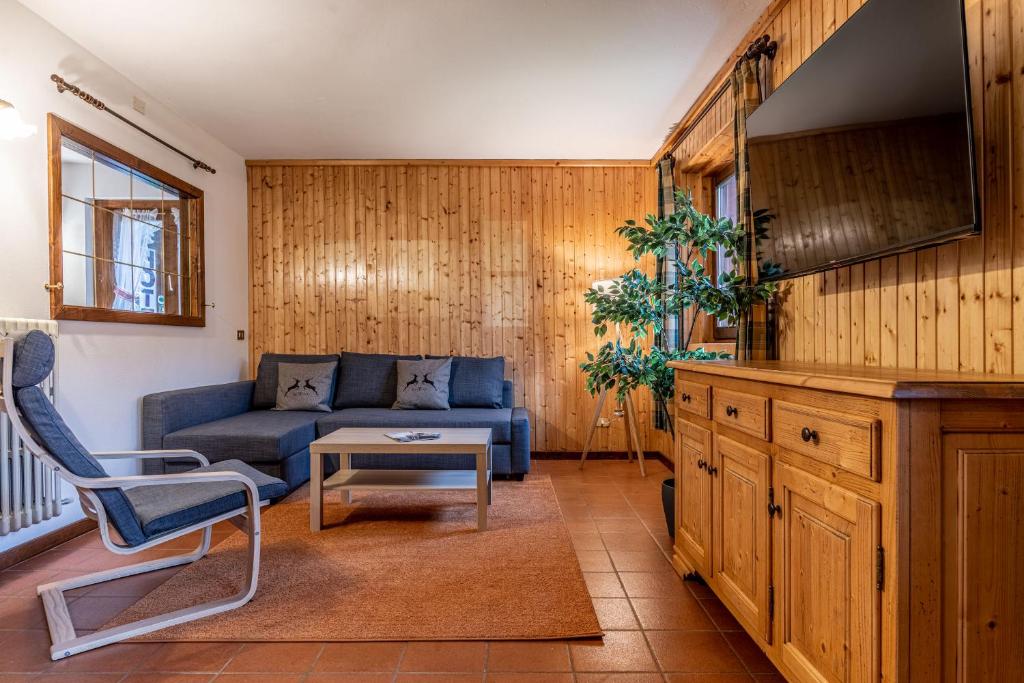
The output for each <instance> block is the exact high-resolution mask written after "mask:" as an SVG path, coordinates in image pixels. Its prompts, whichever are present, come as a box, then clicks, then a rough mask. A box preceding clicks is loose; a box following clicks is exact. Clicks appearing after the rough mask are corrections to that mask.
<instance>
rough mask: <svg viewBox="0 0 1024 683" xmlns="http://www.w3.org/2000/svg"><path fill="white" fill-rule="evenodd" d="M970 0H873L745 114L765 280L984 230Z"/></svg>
mask: <svg viewBox="0 0 1024 683" xmlns="http://www.w3.org/2000/svg"><path fill="white" fill-rule="evenodd" d="M965 55H966V47H965V40H964V14H963V7H962V5H961V1H960V0H869V1H868V2H867V3H866V4H865V5H864V6H863V7H862V8H861V9H860V10H859V11H858V12H857V13H856V14H854V15H853V16H852V17H851V18H850V19H849V20H848V21H847V22H846V23H845V24H843V25H842V26H841V27H840V28H839V30H837V31H836V32H835V34H833V35H832V36H831V37H830V38H829V39H828V40H827V41H826V42H825V43H824V44H823V45H822V46H821V47H820V48H819V49H818V50H816V51H815V52H814V54H813V55H812V56H811V57H810V58H809V59H808V60H807V61H806V62H804V63H803V64H802V65H801V66H800V68H799V69H797V71H796V72H794V73H793V74H792V75H790V77H789V78H788V79H787V80H786V81H785V82H784V83H783V84H782V85H781V87H779V89H778V90H776V91H775V92H774V93H772V95H771V96H769V97H768V98H767V99H766V100H765V101H764V103H763V104H761V106H760V107H758V109H757V110H756V111H754V113H753V114H751V115H750V116H749V117H748V118H747V145H748V147H747V149H748V160H749V169H750V199H751V208H753V209H754V210H755V211H758V210H763V211H764V212H765V214H766V222H765V224H764V225H765V228H766V229H765V230H764V231H763V235H762V238H761V239H759V241H758V257H759V261H760V267H761V270H762V278H763V279H778V278H785V277H791V276H795V275H801V274H805V273H811V272H815V271H819V270H824V269H827V268H832V267H836V266H841V265H845V264H849V263H855V262H857V261H863V260H866V259H869V258H873V257H878V256H884V255H886V254H892V253H896V252H902V251H909V250H912V249H915V248H919V247H922V246H925V245H928V244H935V243H939V242H944V241H948V240H952V239H957V238H960V237H964V236H967V235H970V234H973V233H976V232H978V231H979V230H980V226H979V222H978V210H977V199H976V196H977V193H976V179H975V172H974V146H973V138H972V134H971V113H970V94H969V88H968V81H967V70H966V66H965V65H966V59H965Z"/></svg>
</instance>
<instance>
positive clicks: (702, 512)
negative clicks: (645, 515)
mask: <svg viewBox="0 0 1024 683" xmlns="http://www.w3.org/2000/svg"><path fill="white" fill-rule="evenodd" d="M676 433H677V434H679V435H680V436H681V438H680V439H679V441H678V448H679V458H678V467H677V471H676V501H677V510H678V517H677V519H678V521H677V522H676V545H677V546H678V547H679V548H680V549H681V550H682V552H683V553H684V554H685V556H686V558H687V559H689V560H690V562H691V564H692V565H693V568H694V569H696V570H697V572H698V573H699V574H700V575H701V576H703V577H704V578H705V579H709V578H710V577H711V574H712V571H713V570H712V567H711V514H712V510H711V496H712V493H711V477H710V476H709V475H708V473H707V466H706V463H709V462H710V461H711V433H710V432H709V431H708V430H706V429H704V428H702V427H698V426H696V425H693V424H690V423H687V422H685V421H683V420H677V421H676ZM684 435H685V437H684ZM698 444H699V445H698ZM701 463H705V465H704V466H701Z"/></svg>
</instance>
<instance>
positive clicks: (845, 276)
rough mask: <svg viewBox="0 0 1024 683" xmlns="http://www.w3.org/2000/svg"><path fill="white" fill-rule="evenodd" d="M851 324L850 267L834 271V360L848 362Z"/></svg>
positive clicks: (846, 363) (847, 363)
mask: <svg viewBox="0 0 1024 683" xmlns="http://www.w3.org/2000/svg"><path fill="white" fill-rule="evenodd" d="M852 334H853V326H852V321H851V316H850V269H849V268H840V269H839V270H837V271H836V345H837V348H836V362H837V363H839V364H840V365H849V364H850V348H851V344H850V337H851V336H852Z"/></svg>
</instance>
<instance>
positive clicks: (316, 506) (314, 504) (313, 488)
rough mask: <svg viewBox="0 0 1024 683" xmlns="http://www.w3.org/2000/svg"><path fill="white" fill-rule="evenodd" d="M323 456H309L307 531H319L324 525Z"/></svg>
mask: <svg viewBox="0 0 1024 683" xmlns="http://www.w3.org/2000/svg"><path fill="white" fill-rule="evenodd" d="M323 481H324V456H323V455H322V454H321V453H310V454H309V530H310V531H313V532H317V531H320V529H321V528H322V527H323V525H324V491H323Z"/></svg>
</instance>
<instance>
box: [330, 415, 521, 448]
mask: <svg viewBox="0 0 1024 683" xmlns="http://www.w3.org/2000/svg"><path fill="white" fill-rule="evenodd" d="M341 427H382V428H385V429H388V430H392V429H395V428H405V427H411V428H417V429H418V428H421V427H479V428H483V427H487V428H489V429H491V430H492V432H491V443H510V442H511V441H512V410H511V409H510V408H453V409H451V410H391V409H390V408H348V409H346V410H339V411H337V412H334V413H331V414H330V415H324V416H323V417H321V418H320V419H319V420H318V421H317V432H318V434H319V435H320V436H324V435H327V434H330V433H331V432H333V431H334V430H336V429H340V428H341Z"/></svg>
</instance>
